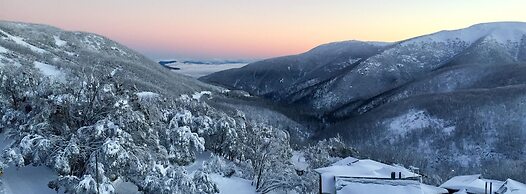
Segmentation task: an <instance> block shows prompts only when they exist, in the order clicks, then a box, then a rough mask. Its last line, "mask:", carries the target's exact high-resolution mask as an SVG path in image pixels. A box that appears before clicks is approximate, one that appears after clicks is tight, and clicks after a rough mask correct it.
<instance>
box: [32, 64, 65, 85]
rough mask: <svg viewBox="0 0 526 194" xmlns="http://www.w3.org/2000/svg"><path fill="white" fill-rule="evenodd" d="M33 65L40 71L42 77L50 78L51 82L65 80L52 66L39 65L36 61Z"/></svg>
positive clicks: (60, 72)
mask: <svg viewBox="0 0 526 194" xmlns="http://www.w3.org/2000/svg"><path fill="white" fill-rule="evenodd" d="M33 64H34V65H35V68H37V69H38V70H40V72H41V73H42V74H43V75H45V76H47V77H49V78H51V79H52V80H55V81H57V80H63V79H65V75H64V73H63V72H62V71H60V70H59V69H58V68H57V67H55V66H53V65H49V64H45V63H41V62H38V61H35V62H34V63H33Z"/></svg>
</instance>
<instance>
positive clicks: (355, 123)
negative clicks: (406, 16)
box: [203, 22, 526, 181]
mask: <svg viewBox="0 0 526 194" xmlns="http://www.w3.org/2000/svg"><path fill="white" fill-rule="evenodd" d="M357 48H362V49H363V47H357ZM336 50H337V49H334V48H331V49H327V51H326V53H325V54H323V55H319V56H324V57H320V58H310V60H308V61H297V64H296V66H290V67H297V68H298V69H305V68H306V67H310V64H314V63H316V62H319V61H323V60H329V59H333V58H330V57H327V56H340V57H341V58H343V59H349V58H352V57H351V56H352V52H350V53H345V54H342V55H338V54H336V53H338V52H337V51H336ZM358 50H360V49H358ZM312 52H313V51H309V52H308V53H312ZM332 52H334V53H332ZM355 52H356V50H355ZM366 53H370V55H369V56H364V57H362V58H361V59H360V60H356V61H354V63H353V65H348V66H346V67H345V68H343V69H336V70H334V71H333V69H330V68H329V67H334V66H337V65H335V64H340V63H331V62H329V63H324V64H325V65H322V66H320V68H321V69H319V70H318V71H316V72H311V73H309V74H301V75H303V76H300V77H301V78H296V79H294V81H287V79H283V85H285V86H283V87H281V86H280V87H274V86H275V85H277V84H270V83H277V82H279V81H280V77H279V76H281V75H282V74H283V73H280V72H287V70H288V69H287V68H288V67H289V65H288V64H289V63H293V62H294V61H292V62H291V61H290V60H289V61H285V62H283V63H273V62H274V61H279V60H285V59H290V58H292V59H295V58H299V56H290V57H285V58H275V59H269V60H265V61H260V62H256V63H253V64H250V65H248V66H246V67H243V68H240V69H237V70H227V71H224V72H219V73H216V74H212V75H210V76H207V77H205V79H203V80H206V81H210V82H217V83H219V84H221V85H226V86H228V87H232V88H236V89H244V90H247V91H249V92H252V93H254V94H260V95H263V96H265V97H268V98H270V99H272V100H274V101H277V102H278V103H279V104H280V105H282V106H283V105H284V104H285V105H289V106H288V108H290V109H292V110H299V111H295V112H296V113H297V114H306V115H311V116H316V117H319V118H320V120H321V121H322V122H323V125H322V127H320V128H319V129H320V130H319V131H318V134H317V136H318V137H320V138H322V137H328V136H334V135H335V134H340V135H342V136H343V137H344V138H346V139H347V142H348V143H350V144H352V145H354V146H357V147H358V148H359V150H361V151H362V152H361V153H363V154H366V155H370V157H373V158H375V159H380V158H381V159H384V160H389V161H391V160H395V161H396V160H399V161H400V162H402V163H405V164H409V165H416V166H422V165H420V164H421V163H424V164H426V166H425V167H423V170H424V171H426V172H428V173H431V174H433V175H436V176H437V177H440V176H442V177H447V176H450V175H451V172H452V171H451V170H455V172H465V173H477V172H479V171H480V170H483V171H484V172H485V173H487V174H485V175H489V176H494V178H498V179H506V178H508V177H506V176H510V177H512V178H515V179H518V180H519V181H524V180H526V176H524V174H522V173H520V172H521V171H517V170H513V169H514V168H515V167H516V168H518V169H526V163H524V159H525V158H524V153H525V152H526V147H525V146H523V144H522V143H519V142H522V141H526V135H525V134H526V133H525V131H526V127H525V125H524V123H525V121H524V119H523V118H525V117H526V111H524V110H526V109H524V99H526V93H525V92H524V91H526V90H525V85H526V79H525V78H524V77H525V76H524V75H525V73H526V23H522V22H497V23H485V24H478V25H474V26H471V27H468V28H465V29H459V30H451V31H441V32H437V33H434V34H429V35H424V36H420V37H416V38H412V39H408V40H404V41H400V42H397V43H394V44H390V45H388V46H385V47H381V48H379V49H378V50H377V52H376V53H375V52H366ZM362 56H363V55H362ZM312 61H314V62H312ZM340 62H341V61H340ZM322 64H323V63H322ZM270 72H273V73H270ZM298 72H301V71H294V73H296V74H298ZM320 72H323V73H320ZM296 74H293V75H296ZM291 77H292V76H291ZM312 80H314V81H312ZM311 81H312V83H311ZM321 129H323V130H321ZM414 153H421V154H417V155H415V154H414ZM406 158H411V159H406ZM501 166H506V168H505V169H506V170H502V169H500V170H496V168H499V167H501ZM492 178H493V177H492Z"/></svg>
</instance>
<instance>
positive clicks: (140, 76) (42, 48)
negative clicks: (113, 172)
mask: <svg viewBox="0 0 526 194" xmlns="http://www.w3.org/2000/svg"><path fill="white" fill-rule="evenodd" d="M0 62H1V64H7V65H28V66H34V67H36V68H38V69H40V70H41V71H42V73H44V74H50V75H53V77H57V76H55V75H60V74H63V75H67V74H74V75H80V74H84V73H87V72H89V73H93V74H94V75H95V76H100V75H99V73H100V72H108V71H110V72H111V71H113V70H115V71H114V73H115V76H117V77H118V78H120V79H122V80H123V82H124V83H127V84H129V85H131V86H135V87H137V88H138V89H145V90H149V91H153V92H161V93H163V94H170V95H180V94H183V93H191V92H195V91H200V90H213V89H214V88H215V87H213V86H210V85H208V84H203V83H202V82H199V81H197V80H194V79H192V78H189V77H187V76H183V75H181V74H177V73H173V72H169V71H166V70H165V69H164V68H163V67H160V66H159V64H157V63H155V62H153V61H151V60H149V59H147V58H145V57H144V56H142V55H141V54H138V53H137V52H135V51H133V50H131V49H128V48H126V47H125V46H123V45H120V44H119V43H116V42H114V41H111V40H109V39H107V38H105V37H102V36H99V35H95V34H91V33H85V32H68V31H64V30H61V29H58V28H55V27H51V26H46V25H37V24H26V23H14V22H2V21H0ZM59 77H60V76H59ZM63 77H65V76H63Z"/></svg>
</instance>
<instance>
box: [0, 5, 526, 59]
mask: <svg viewBox="0 0 526 194" xmlns="http://www.w3.org/2000/svg"><path fill="white" fill-rule="evenodd" d="M402 1H404V2H405V3H400V2H399V1H396V2H395V1H389V0H377V1H365V0H334V1H319V0H304V1H299V0H268V1H257V2H256V1H246V0H225V1H209V0H192V1H183V0H156V1H141V0H111V1H108V0H94V1H80V0H68V1H65V0H46V1H42V0H23V1H21V0H0V19H1V20H10V21H22V22H31V23H44V24H49V25H53V26H57V27H60V28H63V29H66V30H75V31H88V32H94V33H97V34H101V35H104V36H107V37H109V38H111V39H114V40H116V41H118V42H120V43H122V44H124V45H127V46H128V47H131V48H133V49H136V50H138V51H139V52H142V53H144V54H146V55H147V56H149V57H150V58H153V59H161V58H174V57H187V58H266V57H273V56H280V55H288V54H296V53H301V52H304V51H306V50H308V49H310V48H312V47H314V46H316V45H319V44H323V43H327V42H333V41H341V40H351V39H358V40H376V41H397V40H403V39H405V38H409V37H413V36H417V35H422V34H426V33H431V32H434V31H437V30H440V29H456V28H463V27H467V26H469V25H472V24H475V23H480V22H490V21H506V20H523V21H526V14H523V10H522V8H523V7H526V2H524V1H522V0H503V1H489V0H480V1H468V0H462V1H458V0H447V1H443V0H442V1H439V0H431V1H417V0H402ZM401 5H405V6H401ZM407 5H412V6H407ZM466 11H467V12H469V13H465V12H466ZM415 15H420V16H421V17H418V18H415V17H414V16H415ZM460 15H462V17H461V19H459V18H460V17H458V16H460Z"/></svg>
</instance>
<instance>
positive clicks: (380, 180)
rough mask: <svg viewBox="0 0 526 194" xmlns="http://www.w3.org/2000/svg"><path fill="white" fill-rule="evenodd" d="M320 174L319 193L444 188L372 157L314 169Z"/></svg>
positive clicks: (429, 193) (418, 192)
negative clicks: (422, 180) (427, 182)
mask: <svg viewBox="0 0 526 194" xmlns="http://www.w3.org/2000/svg"><path fill="white" fill-rule="evenodd" d="M315 171H316V172H318V173H319V174H320V193H323V194H344V193H351V194H352V193H370V194H376V193H389V194H413V193H414V194H423V193H424V194H440V193H447V190H445V189H442V188H438V187H434V186H430V185H425V184H422V183H421V176H420V175H419V174H416V173H413V172H411V171H410V170H408V169H406V168H404V167H401V166H396V165H387V164H384V163H380V162H377V161H374V160H368V159H366V160H359V159H356V158H353V157H347V158H345V159H343V160H340V161H338V162H336V163H334V164H332V165H330V166H328V167H324V168H318V169H316V170H315Z"/></svg>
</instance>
